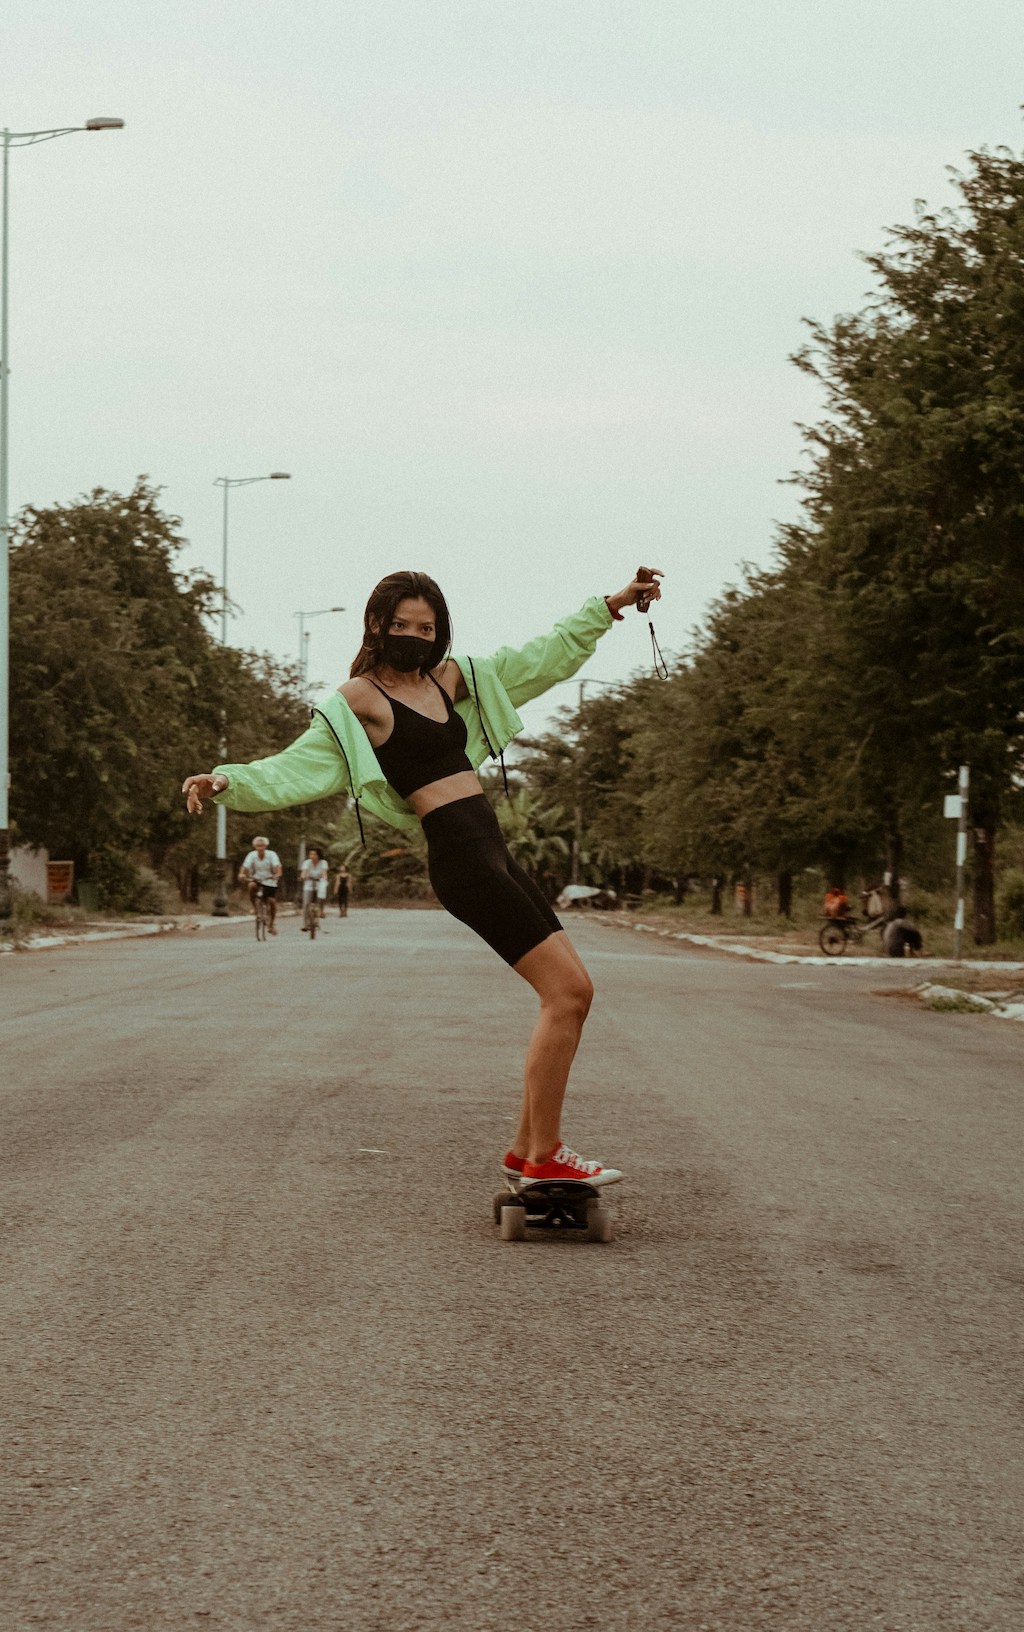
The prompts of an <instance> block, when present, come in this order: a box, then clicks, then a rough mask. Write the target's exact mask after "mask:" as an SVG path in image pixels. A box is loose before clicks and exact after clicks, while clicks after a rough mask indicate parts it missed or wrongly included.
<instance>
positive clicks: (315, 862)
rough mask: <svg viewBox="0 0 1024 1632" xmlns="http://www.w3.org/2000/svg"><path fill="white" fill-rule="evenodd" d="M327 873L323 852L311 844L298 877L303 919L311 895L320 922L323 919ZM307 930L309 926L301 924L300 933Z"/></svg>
mask: <svg viewBox="0 0 1024 1632" xmlns="http://www.w3.org/2000/svg"><path fill="white" fill-rule="evenodd" d="M327 871H328V869H327V863H326V861H325V860H324V853H323V851H322V850H320V849H318V847H317V846H316V845H315V844H311V845H310V847H309V855H308V856H307V857H306V860H305V861H304V862H303V863H302V871H301V873H300V874H299V877H300V879H301V880H302V908H303V911H302V916H303V918H305V916H306V911H305V908H306V902H307V901H308V900H309V898H310V896H311V895H315V896H316V901H317V909H318V911H319V915H320V918H321V920H322V919H323V915H324V903H325V901H326V900H327ZM308 928H309V925H308V924H306V923H303V925H302V933H303V934H304V935H305V934H306V932H307V930H308Z"/></svg>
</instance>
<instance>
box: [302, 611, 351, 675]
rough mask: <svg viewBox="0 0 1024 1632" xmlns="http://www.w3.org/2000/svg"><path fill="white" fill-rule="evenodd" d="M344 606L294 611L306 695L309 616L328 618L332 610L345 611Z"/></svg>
mask: <svg viewBox="0 0 1024 1632" xmlns="http://www.w3.org/2000/svg"><path fill="white" fill-rule="evenodd" d="M344 610H345V608H344V607H343V606H322V607H321V608H320V610H319V611H318V612H293V613H292V617H293V618H298V620H299V673H300V674H301V676H302V692H303V696H305V693H306V688H307V687H308V685H309V631H308V630H307V628H306V619H307V618H326V617H328V616H329V615H330V613H332V612H344Z"/></svg>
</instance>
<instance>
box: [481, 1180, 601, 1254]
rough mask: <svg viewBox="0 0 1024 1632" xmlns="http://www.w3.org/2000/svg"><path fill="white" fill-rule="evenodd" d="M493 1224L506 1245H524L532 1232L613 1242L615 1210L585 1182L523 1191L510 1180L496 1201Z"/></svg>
mask: <svg viewBox="0 0 1024 1632" xmlns="http://www.w3.org/2000/svg"><path fill="white" fill-rule="evenodd" d="M494 1222H495V1224H497V1225H498V1227H499V1228H500V1230H501V1239H502V1240H503V1241H525V1240H526V1238H527V1233H528V1231H529V1230H531V1229H534V1230H559V1231H564V1232H565V1233H566V1234H580V1235H583V1237H584V1238H585V1240H587V1241H610V1240H611V1239H612V1237H613V1234H614V1230H613V1225H612V1210H611V1208H610V1207H609V1206H608V1203H607V1202H606V1201H604V1200H603V1199H602V1196H601V1192H600V1190H599V1189H598V1188H597V1187H596V1185H593V1184H587V1183H586V1181H585V1180H583V1179H548V1180H546V1181H542V1182H541V1183H538V1184H527V1185H523V1186H522V1187H520V1186H519V1185H518V1184H517V1183H516V1182H515V1181H514V1180H512V1179H510V1180H509V1186H508V1190H507V1191H502V1193H501V1195H498V1196H495V1198H494Z"/></svg>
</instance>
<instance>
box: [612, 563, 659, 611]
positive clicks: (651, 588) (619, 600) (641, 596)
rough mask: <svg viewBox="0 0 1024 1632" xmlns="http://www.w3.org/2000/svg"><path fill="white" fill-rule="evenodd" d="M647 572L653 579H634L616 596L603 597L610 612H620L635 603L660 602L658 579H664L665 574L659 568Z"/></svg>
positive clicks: (650, 568)
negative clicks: (651, 574) (652, 575)
mask: <svg viewBox="0 0 1024 1632" xmlns="http://www.w3.org/2000/svg"><path fill="white" fill-rule="evenodd" d="M647 570H648V571H649V572H651V573H653V574H654V577H653V579H647V578H634V579H633V582H632V583H631V584H627V585H626V587H625V589H620V590H619V592H618V594H617V595H606V596H605V600H606V601H607V602H608V606H609V609H610V610H611V611H612V612H621V611H622V608H623V607H624V606H635V605H636V603H637V601H646V602H647V603H648V605H649V604H650V602H651V601H660V600H661V585H660V584H659V582H658V579H659V578H664V576H665V574H664V573H663V572H662V570H661V568H660V567H649V568H648V569H647Z"/></svg>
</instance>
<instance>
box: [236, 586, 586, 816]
mask: <svg viewBox="0 0 1024 1632" xmlns="http://www.w3.org/2000/svg"><path fill="white" fill-rule="evenodd" d="M611 625H612V615H611V613H610V612H609V610H608V607H607V604H606V603H605V601H603V600H602V599H601V598H600V596H597V595H595V596H593V597H592V598H591V599H590V600H589V601H586V602H585V603H584V605H583V606H582V607H581V608H580V610H579V611H578V612H574V613H572V614H571V615H570V616H569V617H567V618H563V619H562V620H561V622H560V623H556V624H555V627H554V628H553V629H552V631H551V633H550V634H548V635H538V636H537V638H536V639H535V640H531V641H528V642H527V644H526V645H525V646H523V647H522V648H521V649H520V650H519V651H516V650H514V648H513V647H511V646H502V648H501V650H500V651H497V652H495V654H494V656H493V657H456V658H455V659H454V662H455V663H456V664H457V665H458V668H459V672H460V673H461V675H462V678H463V679H464V680H465V682H466V688H467V690H468V692H469V696H468V697H464V698H463V699H462V701H461V702H458V703H456V705H455V707H456V710H457V712H458V713H459V714H461V716H462V718H463V719H464V720H465V722H466V728H467V732H468V736H469V741H468V743H467V745H466V752H467V754H468V755H469V759H470V762H471V764H472V765H473V767H474V769H476V768H477V767H479V766H480V765H482V764H483V762H484V760H485V759H488V758H491V759H494V758H496V757H497V756H498V755H499V754H500V753H501V752H502V750H503V749H504V748H506V747H507V746H508V744H509V743H510V742H511V741H512V738H513V737H514V736H515V735H516V733H517V731H521V730H522V726H523V722H522V720H521V719H520V718H519V715H518V714H517V713H516V706H517V705H518V704H519V703H528V702H530V701H531V699H532V698H534V697H539V696H541V694H542V693H543V692H545V691H547V690H548V689H549V687H551V686H553V685H555V684H556V683H557V682H558V681H559V680H568V679H569V678H570V677H571V676H572V675H574V674H575V673H576V671H577V669H579V668H582V666H583V664H584V663H585V662H586V661H587V658H588V657H592V656H593V655H594V650H595V648H596V646H597V642H598V640H599V638H600V637H601V635H603V634H604V633H605V632H606V630H608V629H610V628H611ZM214 772H215V774H216V773H217V772H220V773H222V774H223V775H224V776H226V777H227V779H228V786H227V787H226V788H225V790H224V792H223V793H218V794H217V795H216V796H215V803H216V804H218V805H227V806H228V808H229V809H231V810H249V811H257V810H283V809H284V808H285V807H286V806H287V805H308V804H312V803H313V801H314V800H316V799H330V798H332V797H333V796H334V795H337V794H342V793H344V794H348V793H351V794H353V795H354V796H355V798H356V801H357V803H359V804H362V805H363V806H364V807H365V808H366V809H367V810H369V811H371V812H372V813H373V815H374V816H379V817H381V818H382V820H383V821H385V822H390V823H391V826H392V827H415V826H416V824H417V822H418V821H419V817H418V816H417V815H416V813H415V811H414V810H412V809H411V808H410V806H409V805H407V804H406V802H405V800H404V799H402V798H401V797H400V796H399V795H398V794H397V793H396V792H395V790H394V788H392V787H390V786H389V784H388V781H387V778H386V777H385V775H384V772H383V771H382V770H381V768H380V764H379V763H378V760H377V756H376V754H375V753H374V751H373V748H372V747H371V746H370V739H369V737H368V736H367V735H366V732H365V731H364V730H363V727H362V726H361V725H360V723H359V721H358V720H357V719H356V717H355V715H354V714H353V712H352V710H351V708H350V707H349V705H348V703H347V702H346V700H345V698H344V697H343V696H342V695H341V693H340V692H339V691H332V692H329V693H328V694H327V695H326V696H325V697H322V698H321V699H320V700H319V702H318V703H317V704H316V706H315V707H314V708H313V711H312V723H311V724H310V726H309V729H308V730H306V731H304V732H303V734H302V736H301V737H297V738H296V740H295V741H294V742H293V743H291V744H290V745H289V746H288V747H287V748H284V749H282V751H281V752H280V753H279V754H272V755H271V756H270V758H269V759H256V760H253V762H252V763H251V764H250V765H217V766H215V767H214Z"/></svg>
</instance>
